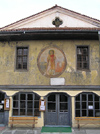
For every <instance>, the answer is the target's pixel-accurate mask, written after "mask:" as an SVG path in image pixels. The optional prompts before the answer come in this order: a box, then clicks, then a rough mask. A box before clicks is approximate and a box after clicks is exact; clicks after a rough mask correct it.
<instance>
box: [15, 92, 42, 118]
mask: <svg viewBox="0 0 100 134" xmlns="http://www.w3.org/2000/svg"><path fill="white" fill-rule="evenodd" d="M39 99H40V96H38V95H37V94H33V93H17V94H16V95H14V96H13V116H40V112H39Z"/></svg>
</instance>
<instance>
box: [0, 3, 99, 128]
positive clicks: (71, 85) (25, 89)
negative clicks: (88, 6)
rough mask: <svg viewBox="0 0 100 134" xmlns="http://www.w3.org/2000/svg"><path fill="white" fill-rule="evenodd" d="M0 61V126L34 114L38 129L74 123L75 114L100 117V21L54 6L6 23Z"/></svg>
mask: <svg viewBox="0 0 100 134" xmlns="http://www.w3.org/2000/svg"><path fill="white" fill-rule="evenodd" d="M0 63H1V65H0V78H1V79H0V124H5V125H8V120H9V117H11V116H37V117H38V123H37V124H36V127H42V126H44V125H56V126H57V125H66V126H72V127H76V125H77V124H76V121H75V117H98V116H100V21H99V20H96V19H93V18H90V17H88V16H84V15H81V14H79V13H76V12H73V11H71V10H68V9H65V8H62V7H59V6H57V5H56V6H54V7H52V8H50V9H47V10H45V11H42V12H40V13H38V14H35V15H32V16H30V17H27V18H25V19H22V20H20V21H17V22H15V23H13V24H10V25H8V26H5V27H3V28H1V29H0ZM4 99H9V100H10V108H9V110H6V109H4ZM40 99H44V100H45V102H46V105H45V110H44V111H40V110H39V101H40ZM90 127H91V126H90ZM94 127H95V125H94Z"/></svg>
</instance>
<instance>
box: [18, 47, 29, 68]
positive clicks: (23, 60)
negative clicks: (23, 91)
mask: <svg viewBox="0 0 100 134" xmlns="http://www.w3.org/2000/svg"><path fill="white" fill-rule="evenodd" d="M27 58H28V47H17V57H16V69H27Z"/></svg>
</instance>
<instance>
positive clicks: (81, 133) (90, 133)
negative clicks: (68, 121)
mask: <svg viewBox="0 0 100 134" xmlns="http://www.w3.org/2000/svg"><path fill="white" fill-rule="evenodd" d="M0 134H41V128H34V129H31V128H13V129H10V128H8V127H6V128H5V129H3V130H0ZM42 134H100V129H80V130H78V129H72V133H42Z"/></svg>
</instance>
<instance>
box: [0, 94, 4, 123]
mask: <svg viewBox="0 0 100 134" xmlns="http://www.w3.org/2000/svg"><path fill="white" fill-rule="evenodd" d="M4 99H5V93H4V92H0V124H5V120H4V119H5V112H4Z"/></svg>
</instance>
